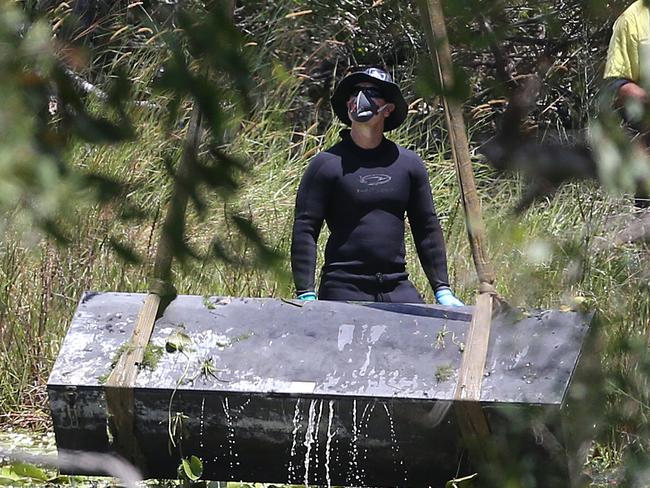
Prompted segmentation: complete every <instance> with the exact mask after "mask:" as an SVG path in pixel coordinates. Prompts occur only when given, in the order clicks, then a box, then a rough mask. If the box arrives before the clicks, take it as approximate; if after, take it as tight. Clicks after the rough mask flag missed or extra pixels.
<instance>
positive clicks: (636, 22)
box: [604, 0, 650, 82]
mask: <svg viewBox="0 0 650 488" xmlns="http://www.w3.org/2000/svg"><path fill="white" fill-rule="evenodd" d="M645 42H650V9H648V7H646V5H645V3H644V0H637V1H636V2H634V3H633V4H632V5H630V6H629V7H628V8H627V9H626V10H625V12H623V13H622V14H621V16H620V17H619V18H618V19H616V22H615V23H614V32H613V34H612V39H611V40H610V41H609V50H608V51H607V64H606V65H605V75H604V77H605V78H627V79H628V80H632V81H634V82H638V81H639V78H640V74H641V70H640V68H639V58H640V55H639V53H640V48H641V43H645ZM649 47H650V46H649ZM649 51H650V49H649Z"/></svg>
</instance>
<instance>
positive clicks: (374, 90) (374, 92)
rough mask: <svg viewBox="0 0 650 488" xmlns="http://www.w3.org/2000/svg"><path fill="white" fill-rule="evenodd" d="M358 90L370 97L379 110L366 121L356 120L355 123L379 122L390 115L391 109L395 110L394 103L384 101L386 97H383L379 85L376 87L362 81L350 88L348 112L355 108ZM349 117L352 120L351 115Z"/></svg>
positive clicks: (353, 110)
mask: <svg viewBox="0 0 650 488" xmlns="http://www.w3.org/2000/svg"><path fill="white" fill-rule="evenodd" d="M360 91H363V93H364V95H365V96H366V97H367V98H369V99H371V100H372V101H373V102H374V103H375V104H376V105H377V106H378V107H379V108H380V109H381V110H380V111H379V112H378V113H376V114H375V115H374V116H373V117H372V118H370V119H369V120H368V121H366V122H357V123H363V124H373V125H374V124H378V123H381V122H382V121H383V120H385V119H386V118H387V117H388V116H390V114H391V112H392V111H393V110H395V104H393V103H386V99H385V98H384V95H383V94H382V92H381V90H380V89H379V87H377V86H376V85H374V84H373V83H370V82H364V83H359V84H358V85H356V86H355V87H354V88H353V89H352V92H351V93H350V96H349V98H348V101H347V107H348V113H353V112H355V111H356V110H357V100H358V95H359V92H360ZM382 107H384V108H382ZM350 118H351V119H352V120H354V119H353V118H352V117H350Z"/></svg>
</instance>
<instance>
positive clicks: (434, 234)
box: [407, 158, 449, 292]
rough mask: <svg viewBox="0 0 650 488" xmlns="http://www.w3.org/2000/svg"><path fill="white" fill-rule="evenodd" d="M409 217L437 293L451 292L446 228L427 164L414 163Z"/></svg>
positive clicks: (419, 249) (417, 161) (415, 161)
mask: <svg viewBox="0 0 650 488" xmlns="http://www.w3.org/2000/svg"><path fill="white" fill-rule="evenodd" d="M412 166H413V168H412V175H411V188H410V195H409V203H408V208H407V215H408V219H409V223H410V224H411V232H412V233H413V239H414V240H415V248H416V249H417V252H418V257H419V258H420V263H421V264H422V269H424V272H425V274H426V275H427V278H428V280H429V284H430V285H431V288H433V291H434V292H437V291H439V290H441V289H449V277H448V273H447V255H446V251H445V241H444V237H443V234H442V228H441V227H440V222H439V221H438V216H437V215H436V211H435V209H434V206H433V197H432V196H431V185H430V184H429V175H428V174H427V171H426V168H425V167H424V163H423V162H422V161H421V160H420V159H419V158H417V160H414V161H413V165H412Z"/></svg>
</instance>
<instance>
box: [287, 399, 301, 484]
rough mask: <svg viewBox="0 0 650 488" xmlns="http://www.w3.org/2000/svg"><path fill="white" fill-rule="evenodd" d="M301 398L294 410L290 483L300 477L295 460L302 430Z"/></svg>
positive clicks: (289, 470) (289, 471)
mask: <svg viewBox="0 0 650 488" xmlns="http://www.w3.org/2000/svg"><path fill="white" fill-rule="evenodd" d="M300 421H301V417H300V398H298V400H297V401H296V408H295V410H294V412H293V432H292V434H291V435H292V437H293V440H292V442H291V451H289V467H288V476H289V479H288V480H287V481H288V482H289V483H294V482H295V481H296V480H297V479H298V478H297V476H296V466H295V464H294V462H293V460H294V457H295V455H296V447H297V446H298V431H299V430H300Z"/></svg>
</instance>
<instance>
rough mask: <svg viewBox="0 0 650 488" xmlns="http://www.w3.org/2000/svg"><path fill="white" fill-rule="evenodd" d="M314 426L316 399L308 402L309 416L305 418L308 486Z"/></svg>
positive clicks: (307, 485) (306, 482) (306, 484)
mask: <svg viewBox="0 0 650 488" xmlns="http://www.w3.org/2000/svg"><path fill="white" fill-rule="evenodd" d="M315 426H316V400H312V401H311V402H310V403H309V417H308V418H307V430H306V431H305V442H304V443H303V445H304V446H305V449H306V451H305V480H304V481H305V486H306V487H309V461H310V456H311V447H312V445H313V443H314V433H313V430H314V427H315Z"/></svg>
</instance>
